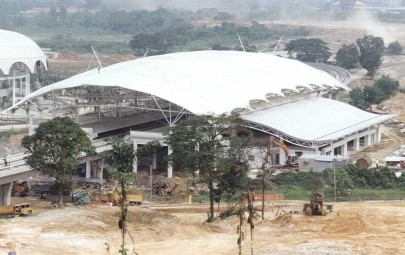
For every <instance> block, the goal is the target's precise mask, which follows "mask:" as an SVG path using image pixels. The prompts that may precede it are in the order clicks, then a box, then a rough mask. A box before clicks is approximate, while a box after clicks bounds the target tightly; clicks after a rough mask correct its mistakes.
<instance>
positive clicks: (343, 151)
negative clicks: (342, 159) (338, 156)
mask: <svg viewBox="0 0 405 255" xmlns="http://www.w3.org/2000/svg"><path fill="white" fill-rule="evenodd" d="M346 155H347V142H345V143H344V144H342V156H346Z"/></svg>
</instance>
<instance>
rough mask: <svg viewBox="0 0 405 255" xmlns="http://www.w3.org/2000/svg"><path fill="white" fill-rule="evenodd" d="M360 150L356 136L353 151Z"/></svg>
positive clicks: (358, 139)
mask: <svg viewBox="0 0 405 255" xmlns="http://www.w3.org/2000/svg"><path fill="white" fill-rule="evenodd" d="M358 150H360V138H359V137H357V138H355V139H354V151H358Z"/></svg>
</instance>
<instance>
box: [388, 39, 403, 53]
mask: <svg viewBox="0 0 405 255" xmlns="http://www.w3.org/2000/svg"><path fill="white" fill-rule="evenodd" d="M387 53H388V54H391V55H400V54H401V53H402V46H401V45H400V44H399V42H398V41H395V42H391V43H390V44H388V47H387Z"/></svg>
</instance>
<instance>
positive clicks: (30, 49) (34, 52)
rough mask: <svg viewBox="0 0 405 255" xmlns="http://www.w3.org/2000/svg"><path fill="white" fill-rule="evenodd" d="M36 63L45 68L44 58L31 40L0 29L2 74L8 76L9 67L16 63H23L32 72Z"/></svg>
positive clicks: (0, 68)
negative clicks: (41, 64) (39, 62)
mask: <svg viewBox="0 0 405 255" xmlns="http://www.w3.org/2000/svg"><path fill="white" fill-rule="evenodd" d="M37 61H41V62H42V63H43V65H44V66H45V68H47V64H46V56H45V54H44V53H43V52H42V50H41V48H39V46H38V45H37V44H36V43H35V42H34V41H33V40H31V39H30V38H28V37H26V36H25V35H22V34H19V33H17V32H12V31H7V30H2V29H0V70H1V71H2V72H3V74H5V75H8V73H9V71H10V68H11V66H12V65H13V64H15V63H17V62H22V63H24V64H25V65H27V66H28V68H29V69H30V71H31V72H34V70H35V64H36V62H37Z"/></svg>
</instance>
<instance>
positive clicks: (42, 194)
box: [31, 183, 53, 199]
mask: <svg viewBox="0 0 405 255" xmlns="http://www.w3.org/2000/svg"><path fill="white" fill-rule="evenodd" d="M52 186H53V183H46V184H36V185H31V191H32V192H33V193H34V194H35V197H37V198H44V199H45V198H46V197H47V196H48V195H49V193H51V188H52Z"/></svg>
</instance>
